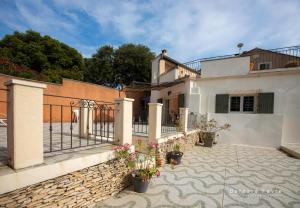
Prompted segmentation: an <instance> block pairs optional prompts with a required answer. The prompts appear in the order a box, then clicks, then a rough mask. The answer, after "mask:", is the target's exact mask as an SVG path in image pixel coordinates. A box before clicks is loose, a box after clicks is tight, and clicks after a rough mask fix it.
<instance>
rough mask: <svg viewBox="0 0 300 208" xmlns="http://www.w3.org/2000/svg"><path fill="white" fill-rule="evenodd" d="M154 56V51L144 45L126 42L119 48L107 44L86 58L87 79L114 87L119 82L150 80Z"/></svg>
mask: <svg viewBox="0 0 300 208" xmlns="http://www.w3.org/2000/svg"><path fill="white" fill-rule="evenodd" d="M153 58H154V53H152V52H151V51H150V49H149V48H148V47H147V46H144V45H135V44H124V45H121V46H120V47H119V48H117V49H114V48H113V47H112V46H108V45H105V46H102V47H101V48H99V49H98V50H97V53H95V54H94V55H93V56H92V58H90V59H85V65H86V72H85V80H86V81H88V82H92V83H96V84H102V85H106V86H112V87H116V85H117V84H118V82H122V83H123V84H125V85H129V84H130V83H131V82H132V81H140V82H150V79H151V60H152V59H153Z"/></svg>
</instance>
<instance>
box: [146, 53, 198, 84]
mask: <svg viewBox="0 0 300 208" xmlns="http://www.w3.org/2000/svg"><path fill="white" fill-rule="evenodd" d="M197 75H198V73H197V72H196V71H193V70H192V69H190V68H188V67H187V66H185V65H183V64H181V63H179V62H177V61H176V60H173V59H171V58H170V57H168V56H166V55H164V54H160V55H159V56H157V57H156V58H155V59H154V60H153V61H152V71H151V84H160V83H165V82H173V81H175V80H177V79H180V78H182V77H186V76H189V77H193V78H195V77H197Z"/></svg>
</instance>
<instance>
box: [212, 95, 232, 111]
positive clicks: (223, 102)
mask: <svg viewBox="0 0 300 208" xmlns="http://www.w3.org/2000/svg"><path fill="white" fill-rule="evenodd" d="M228 102H229V95H228V94H217V95H216V106H215V107H216V108H215V111H216V113H228Z"/></svg>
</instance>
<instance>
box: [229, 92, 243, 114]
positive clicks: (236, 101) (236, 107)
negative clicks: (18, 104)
mask: <svg viewBox="0 0 300 208" xmlns="http://www.w3.org/2000/svg"><path fill="white" fill-rule="evenodd" d="M240 103H241V97H240V96H232V97H230V111H233V112H239V111H240V105H241V104H240Z"/></svg>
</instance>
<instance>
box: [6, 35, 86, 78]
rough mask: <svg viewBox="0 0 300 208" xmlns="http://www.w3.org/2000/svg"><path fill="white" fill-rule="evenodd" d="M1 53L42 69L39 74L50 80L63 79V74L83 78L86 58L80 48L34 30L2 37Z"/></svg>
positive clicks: (26, 64)
mask: <svg viewBox="0 0 300 208" xmlns="http://www.w3.org/2000/svg"><path fill="white" fill-rule="evenodd" d="M0 56H1V57H2V58H5V59H7V60H9V61H11V62H13V63H15V64H18V65H20V66H22V67H25V68H30V69H32V70H34V71H36V72H38V73H40V74H41V76H39V77H44V78H45V79H46V80H47V81H50V82H60V81H61V79H62V78H63V77H66V78H71V79H79V80H82V79H83V72H84V69H85V66H84V61H83V58H82V56H81V54H80V53H79V52H78V51H77V50H76V49H74V48H71V47H70V46H68V45H66V44H64V43H61V42H59V41H58V40H55V39H53V38H51V37H50V36H47V35H46V36H41V35H40V33H38V32H34V31H32V30H28V31H26V32H25V33H21V32H14V33H13V34H12V35H6V36H5V37H4V38H3V39H1V40H0ZM27 73H28V72H27ZM16 74H21V75H22V73H16ZM26 76H29V75H26Z"/></svg>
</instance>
